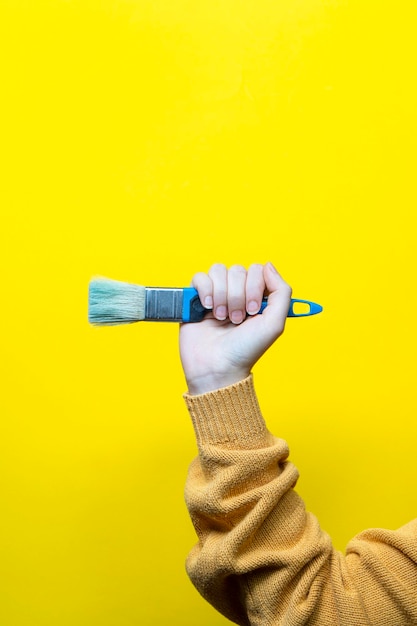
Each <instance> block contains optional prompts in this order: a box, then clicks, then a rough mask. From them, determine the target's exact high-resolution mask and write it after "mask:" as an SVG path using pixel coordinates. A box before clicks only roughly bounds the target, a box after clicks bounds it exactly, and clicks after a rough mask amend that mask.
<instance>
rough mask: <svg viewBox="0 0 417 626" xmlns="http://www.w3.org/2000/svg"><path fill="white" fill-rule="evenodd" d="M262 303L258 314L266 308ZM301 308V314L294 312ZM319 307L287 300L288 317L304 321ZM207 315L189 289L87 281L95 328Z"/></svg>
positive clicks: (90, 316) (188, 319)
mask: <svg viewBox="0 0 417 626" xmlns="http://www.w3.org/2000/svg"><path fill="white" fill-rule="evenodd" d="M267 303H268V299H267V298H264V299H263V301H262V305H261V309H260V311H259V313H262V311H263V310H264V308H265V307H266V306H267ZM294 305H301V307H302V312H297V308H298V307H296V310H294ZM322 310H323V307H322V306H320V304H316V303H315V302H310V301H309V300H299V299H296V298H292V299H291V303H290V308H289V311H288V317H307V316H309V315H315V314H316V313H320V311H322ZM206 313H208V309H206V308H205V307H204V306H203V305H202V304H201V302H200V299H199V297H198V293H197V290H196V289H194V288H193V287H182V288H171V287H143V286H142V285H134V284H131V283H125V282H121V281H118V280H110V279H108V278H94V279H92V280H91V281H90V285H89V297H88V321H89V322H90V323H91V324H93V325H95V326H117V325H120V324H131V323H133V322H141V321H151V322H201V321H202V320H203V318H204V316H205V315H206Z"/></svg>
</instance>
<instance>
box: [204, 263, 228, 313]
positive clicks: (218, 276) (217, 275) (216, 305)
mask: <svg viewBox="0 0 417 626" xmlns="http://www.w3.org/2000/svg"><path fill="white" fill-rule="evenodd" d="M208 275H209V277H210V279H211V281H212V284H213V313H214V317H215V318H216V319H218V320H225V319H226V318H227V269H226V267H225V266H224V265H221V264H220V263H216V264H215V265H213V266H212V267H211V268H210V270H209V273H208Z"/></svg>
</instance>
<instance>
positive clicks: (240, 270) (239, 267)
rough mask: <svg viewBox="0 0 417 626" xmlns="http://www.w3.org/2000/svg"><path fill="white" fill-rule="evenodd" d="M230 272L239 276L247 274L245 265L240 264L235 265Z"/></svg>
mask: <svg viewBox="0 0 417 626" xmlns="http://www.w3.org/2000/svg"><path fill="white" fill-rule="evenodd" d="M229 272H235V273H237V274H246V268H244V267H243V265H239V264H238V263H235V264H234V265H232V266H231V267H230V270H229Z"/></svg>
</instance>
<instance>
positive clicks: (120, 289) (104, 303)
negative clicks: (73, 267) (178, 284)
mask: <svg viewBox="0 0 417 626" xmlns="http://www.w3.org/2000/svg"><path fill="white" fill-rule="evenodd" d="M145 305H146V287H142V286H141V285H132V284H130V283H124V282H121V281H118V280H109V279H107V278H94V279H93V280H91V281H90V285H89V294H88V321H89V322H90V324H94V325H95V326H117V325H119V324H131V323H132V322H140V321H141V320H143V319H145Z"/></svg>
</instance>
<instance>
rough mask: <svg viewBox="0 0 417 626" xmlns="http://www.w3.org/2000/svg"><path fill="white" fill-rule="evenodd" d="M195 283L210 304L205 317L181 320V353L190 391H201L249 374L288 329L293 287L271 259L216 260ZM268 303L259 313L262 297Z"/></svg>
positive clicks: (220, 385)
mask: <svg viewBox="0 0 417 626" xmlns="http://www.w3.org/2000/svg"><path fill="white" fill-rule="evenodd" d="M192 285H193V287H194V288H195V289H197V291H198V294H199V298H200V300H201V302H202V303H203V305H204V306H205V307H206V308H207V309H210V310H211V313H208V314H207V315H206V317H205V319H204V320H203V321H202V322H198V323H187V324H182V325H181V329H180V356H181V362H182V366H183V369H184V374H185V378H186V380H187V384H188V391H189V393H191V394H193V395H196V394H200V393H206V392H208V391H213V390H214V389H218V388H220V387H226V386H227V385H231V384H233V383H236V382H238V381H239V380H243V379H244V378H246V377H247V376H248V375H249V374H250V372H251V370H252V367H253V366H254V365H255V363H256V361H257V360H258V359H259V358H260V357H261V356H262V354H263V353H264V352H265V351H266V350H267V349H268V348H269V347H270V346H271V345H272V344H273V343H274V341H275V340H276V339H277V338H278V337H279V336H280V335H281V334H282V333H283V331H284V327H285V322H286V319H287V314H288V310H289V307H290V299H291V288H290V287H289V285H288V284H287V283H286V282H285V281H284V280H283V278H282V277H281V276H280V275H279V274H278V272H277V270H276V269H275V268H274V266H273V265H272V264H271V263H267V264H266V265H259V264H254V265H251V266H250V268H249V269H248V270H246V269H245V268H244V267H242V266H240V265H234V266H232V267H231V268H230V269H229V270H228V269H227V268H226V267H225V266H224V265H220V264H216V265H213V266H212V267H211V269H210V270H209V272H208V274H204V273H201V272H200V273H198V274H195V276H194V277H193V281H192ZM265 294H266V295H267V296H268V305H267V307H266V308H265V309H264V311H263V313H262V315H257V313H258V312H259V309H260V307H261V302H262V298H263V296H264V295H265Z"/></svg>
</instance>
